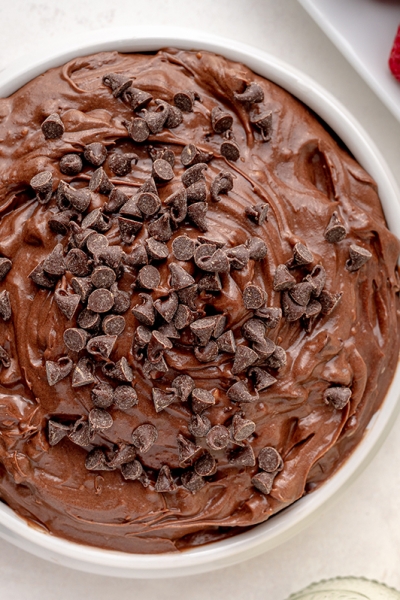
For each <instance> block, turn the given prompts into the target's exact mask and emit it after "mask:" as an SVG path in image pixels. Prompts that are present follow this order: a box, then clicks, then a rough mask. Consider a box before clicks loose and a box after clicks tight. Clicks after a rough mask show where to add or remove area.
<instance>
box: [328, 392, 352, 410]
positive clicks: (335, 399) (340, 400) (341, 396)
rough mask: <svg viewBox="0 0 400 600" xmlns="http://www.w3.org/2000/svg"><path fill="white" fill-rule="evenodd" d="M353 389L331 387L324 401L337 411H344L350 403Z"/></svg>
mask: <svg viewBox="0 0 400 600" xmlns="http://www.w3.org/2000/svg"><path fill="white" fill-rule="evenodd" d="M350 398H351V389H350V388H348V387H344V386H334V387H330V388H328V389H327V390H325V392H324V401H325V403H326V404H330V405H331V406H333V408H336V409H337V410H342V408H344V407H345V406H346V404H347V403H348V402H349V401H350Z"/></svg>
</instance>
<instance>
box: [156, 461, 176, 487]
mask: <svg viewBox="0 0 400 600" xmlns="http://www.w3.org/2000/svg"><path fill="white" fill-rule="evenodd" d="M154 489H155V491H156V492H159V493H163V492H164V493H165V492H173V491H174V490H175V489H176V485H175V482H174V480H173V478H172V475H171V470H170V468H169V467H168V465H163V466H162V467H161V469H160V470H159V472H158V476H157V481H156V484H155V486H154Z"/></svg>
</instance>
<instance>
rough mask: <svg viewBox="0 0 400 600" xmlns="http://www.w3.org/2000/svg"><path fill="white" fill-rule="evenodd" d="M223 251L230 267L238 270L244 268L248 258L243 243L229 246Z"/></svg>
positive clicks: (248, 255) (247, 252)
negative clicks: (232, 246)
mask: <svg viewBox="0 0 400 600" xmlns="http://www.w3.org/2000/svg"><path fill="white" fill-rule="evenodd" d="M225 253H226V255H227V257H228V259H229V264H230V267H231V268H232V269H237V270H238V271H240V270H241V269H244V268H245V267H246V266H247V265H248V262H249V260H250V254H249V251H248V249H247V248H246V246H245V245H244V244H240V245H239V246H235V247H234V248H230V249H228V250H226V251H225Z"/></svg>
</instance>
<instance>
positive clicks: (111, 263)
mask: <svg viewBox="0 0 400 600" xmlns="http://www.w3.org/2000/svg"><path fill="white" fill-rule="evenodd" d="M96 256H97V259H98V260H101V261H102V262H103V263H104V264H106V265H107V267H110V269H113V270H114V271H116V272H117V277H118V271H119V270H120V268H121V266H122V261H123V259H124V258H125V252H124V251H123V250H122V248H121V247H120V246H111V247H107V248H102V249H101V250H100V251H99V252H98V254H97V255H96Z"/></svg>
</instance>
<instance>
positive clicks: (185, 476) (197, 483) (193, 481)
mask: <svg viewBox="0 0 400 600" xmlns="http://www.w3.org/2000/svg"><path fill="white" fill-rule="evenodd" d="M181 482H182V485H183V487H184V488H186V489H187V490H189V492H192V494H196V493H197V492H199V491H200V490H201V488H203V487H204V486H205V481H204V479H203V478H202V477H201V476H200V475H198V474H197V473H194V472H193V471H191V470H189V471H186V472H185V473H182V475H181Z"/></svg>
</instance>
